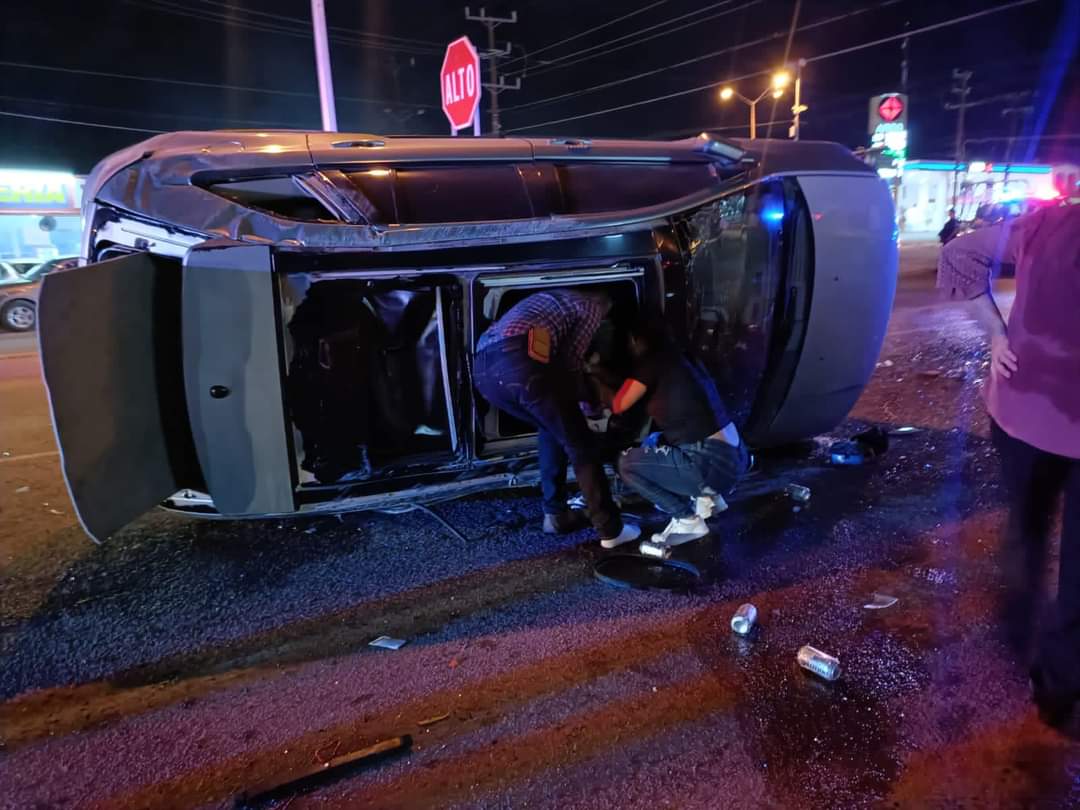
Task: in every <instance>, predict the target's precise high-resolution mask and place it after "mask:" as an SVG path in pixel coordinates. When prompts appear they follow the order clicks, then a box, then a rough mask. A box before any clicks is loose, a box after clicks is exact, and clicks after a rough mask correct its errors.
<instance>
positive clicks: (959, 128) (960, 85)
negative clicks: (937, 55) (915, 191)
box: [945, 68, 973, 213]
mask: <svg viewBox="0 0 1080 810" xmlns="http://www.w3.org/2000/svg"><path fill="white" fill-rule="evenodd" d="M972 75H973V74H972V72H971V71H970V70H957V69H956V68H953V72H952V77H953V86H952V87H951V88H950V91H949V92H951V93H953V94H954V95H955V96H957V102H956V103H955V104H946V105H945V109H947V110H956V147H955V149H954V150H953V162H954V164H955V165H954V168H953V193H952V204H953V208H955V207H956V200H957V198H958V197H959V196H960V163H961V161H962V160H963V159H964V113H965V112H966V111H967V108H968V95H970V94H971V87H970V86H969V85H968V82H970V81H971V77H972ZM958 213H959V212H958Z"/></svg>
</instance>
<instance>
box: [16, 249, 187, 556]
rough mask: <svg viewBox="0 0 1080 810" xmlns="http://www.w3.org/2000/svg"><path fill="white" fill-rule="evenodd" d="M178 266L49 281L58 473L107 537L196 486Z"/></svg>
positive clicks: (123, 261) (49, 373) (87, 521)
mask: <svg viewBox="0 0 1080 810" xmlns="http://www.w3.org/2000/svg"><path fill="white" fill-rule="evenodd" d="M180 287H181V268H180V265H179V263H178V262H176V261H173V260H169V259H165V258H161V257H158V256H153V255H150V254H149V253H137V254H133V255H130V256H123V257H120V258H116V259H110V260H108V261H104V262H99V263H97V264H91V265H88V266H86V267H78V268H73V269H71V270H64V271H58V272H55V273H50V274H48V275H46V276H45V278H44V279H43V280H42V289H41V293H40V300H39V305H38V340H39V344H40V348H41V364H42V372H43V375H44V378H45V385H46V388H47V390H48V397H49V404H50V407H51V410H52V419H53V426H54V429H55V432H56V438H57V442H58V444H59V447H60V456H61V467H62V470H63V474H64V479H65V481H66V482H67V486H68V490H69V492H70V494H71V499H72V501H73V503H74V505H75V511H76V513H77V515H78V517H79V520H80V521H81V523H82V525H83V527H84V528H85V530H86V532H87V533H88V534H89V535H90V536H91V537H92V538H93V539H94V540H97V541H101V540H104V539H105V538H107V537H109V536H110V535H112V534H114V533H115V532H117V531H118V530H119V529H121V528H122V527H123V526H125V525H126V524H128V523H130V522H131V521H132V520H134V519H135V518H136V517H138V516H139V515H141V514H142V513H143V512H145V511H147V510H148V509H151V508H152V507H153V506H155V505H156V504H158V503H160V502H161V501H162V499H164V498H166V497H168V496H169V495H171V494H172V493H174V492H176V491H177V490H179V489H181V488H182V487H187V486H193V487H198V486H199V485H200V483H201V477H200V474H199V468H198V463H197V461H196V456H195V451H194V447H193V444H192V440H191V431H190V428H189V425H188V418H187V408H186V404H185V400H184V385H183V368H182V361H181V344H180V338H181V333H180V304H181V296H180Z"/></svg>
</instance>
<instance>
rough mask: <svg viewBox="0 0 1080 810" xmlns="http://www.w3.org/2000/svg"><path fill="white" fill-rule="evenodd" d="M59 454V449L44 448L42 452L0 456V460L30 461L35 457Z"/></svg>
mask: <svg viewBox="0 0 1080 810" xmlns="http://www.w3.org/2000/svg"><path fill="white" fill-rule="evenodd" d="M58 455H60V451H59V450H46V451H45V452H43V453H27V454H26V455H25V456H0V462H4V461H30V460H31V459H35V458H48V457H49V456H58Z"/></svg>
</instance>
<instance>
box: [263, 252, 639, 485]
mask: <svg viewBox="0 0 1080 810" xmlns="http://www.w3.org/2000/svg"><path fill="white" fill-rule="evenodd" d="M643 276H644V270H643V269H642V268H641V267H635V268H617V269H612V268H598V269H588V270H570V271H552V272H539V273H535V274H521V273H501V274H491V275H488V274H479V275H477V276H475V278H473V279H472V281H471V283H470V282H468V281H464V280H461V279H458V278H455V277H453V276H449V275H435V276H433V275H423V276H420V275H417V276H413V277H402V276H396V277H394V278H392V279H380V278H371V277H369V278H357V277H355V276H354V274H351V273H345V274H341V275H338V276H332V275H331V274H329V273H327V274H310V275H304V274H301V275H299V276H298V275H291V276H287V277H284V278H283V280H282V307H283V316H284V317H283V322H284V325H285V328H284V332H285V335H286V338H285V350H286V358H287V373H286V383H285V399H286V402H287V405H288V412H289V414H290V421H291V424H292V428H293V436H294V438H293V444H294V447H295V454H296V458H297V466H298V480H299V481H300V484H301V486H302V487H306V488H314V487H321V486H340V485H342V484H350V483H354V482H360V481H366V480H370V479H374V478H382V477H388V476H394V475H400V474H404V473H407V472H408V470H409V469H410V468H413V467H416V466H428V467H430V466H431V465H438V464H440V463H450V462H453V461H454V460H455V459H460V458H461V457H462V452H463V447H464V446H465V444H466V442H467V441H469V438H470V437H469V436H468V435H467V434H468V431H467V430H466V429H465V428H466V426H467V425H468V423H469V419H470V418H472V419H474V430H473V436H474V437H475V447H476V454H477V456H478V457H481V458H483V457H492V456H495V455H499V454H505V453H512V452H524V451H528V450H529V449H531V447H532V444H533V441H534V439H535V434H536V431H535V428H533V426H531V425H529V424H526V423H523V422H521V421H519V420H517V419H514V418H513V417H511V416H509V415H507V414H505V413H502V412H500V411H498V410H497V409H495V408H492V407H490V406H489V405H488V404H487V403H486V402H485V401H484V399H483V398H482V397H480V396H479V395H476V394H474V393H473V391H472V385H471V381H470V379H469V375H468V373H467V371H466V369H467V368H468V367H469V357H470V356H471V354H472V351H473V349H474V347H475V345H476V341H477V340H478V339H479V336H480V335H481V334H483V332H484V330H485V329H487V328H488V326H490V325H491V324H492V323H494V322H495V321H496V320H497V319H498V318H499V317H501V316H502V315H503V314H505V313H506V312H507V311H508V310H509V309H510V308H511V307H512V306H514V304H516V303H517V302H518V301H520V300H522V299H523V298H525V297H526V296H528V295H529V294H531V293H534V292H537V291H539V290H544V289H556V288H559V289H590V290H595V289H598V288H602V289H604V290H606V291H607V292H608V293H609V294H610V295H611V296H612V299H613V300H614V302H615V303H614V307H613V309H612V313H611V314H610V315H609V322H611V323H620V324H622V323H627V322H629V321H630V320H632V319H633V317H634V315H635V314H636V312H637V310H638V308H639V300H640V298H641V295H642V279H643ZM468 291H471V294H472V296H473V298H472V300H473V302H474V303H473V306H472V308H471V311H472V319H471V320H472V323H471V329H468V328H466V318H465V313H464V310H465V308H464V307H463V306H462V303H463V299H464V297H465V294H466V292H468ZM605 334H606V335H609V339H608V340H606V341H604V342H603V343H602V345H598V346H597V349H598V351H599V353H600V355H602V358H601V359H602V361H603V363H604V365H605V366H606V367H608V368H612V367H618V366H619V364H620V363H621V362H623V361H625V359H626V358H625V356H622V357H620V354H623V355H624V353H625V343H624V342H619V341H616V340H613V339H611V338H610V335H611V334H612V333H611V332H609V331H605ZM617 343H621V345H616V344H617Z"/></svg>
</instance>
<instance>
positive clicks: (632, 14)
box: [506, 0, 669, 65]
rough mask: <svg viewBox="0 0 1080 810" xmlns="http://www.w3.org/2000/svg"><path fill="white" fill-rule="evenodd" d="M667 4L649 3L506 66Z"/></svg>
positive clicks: (511, 61)
mask: <svg viewBox="0 0 1080 810" xmlns="http://www.w3.org/2000/svg"><path fill="white" fill-rule="evenodd" d="M667 2H669V0H656V2H655V3H649V5H647V6H642V7H641V8H639V9H638V10H637V11H631V12H630V13H629V14H624V15H622V16H621V17H616V18H615V19H614V20H608V21H607V22H606V23H601V24H600V25H595V26H593V27H592V28H588V29H586V30H584V31H582V32H581V33H578V34H574V35H573V36H569V37H567V38H566V39H560V40H559V41H558V42H552V43H551V44H550V45H545V46H544V47H543V48H539V49H538V50H535V51H533V52H532V53H531V54H526V55H525V56H519V57H517V58H516V59H511V60H510V61H509V62H507V63H506V64H507V65H511V64H513V63H514V62H520V61H521V60H522V59H528V58H529V56H536V55H537V54H538V53H544V52H545V51H550V50H551V49H552V48H558V47H559V46H560V45H565V44H566V43H567V42H573V41H574V40H575V39H581V38H582V37H585V36H588V35H589V34H591V33H593V32H595V31H600V30H601V29H604V28H610V27H611V26H613V25H615V24H616V23H620V22H622V21H623V20H628V19H630V18H631V17H636V16H637V15H638V14H644V13H645V12H646V11H648V10H649V9H652V8H656V7H657V6H662V5H664V3H667Z"/></svg>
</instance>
